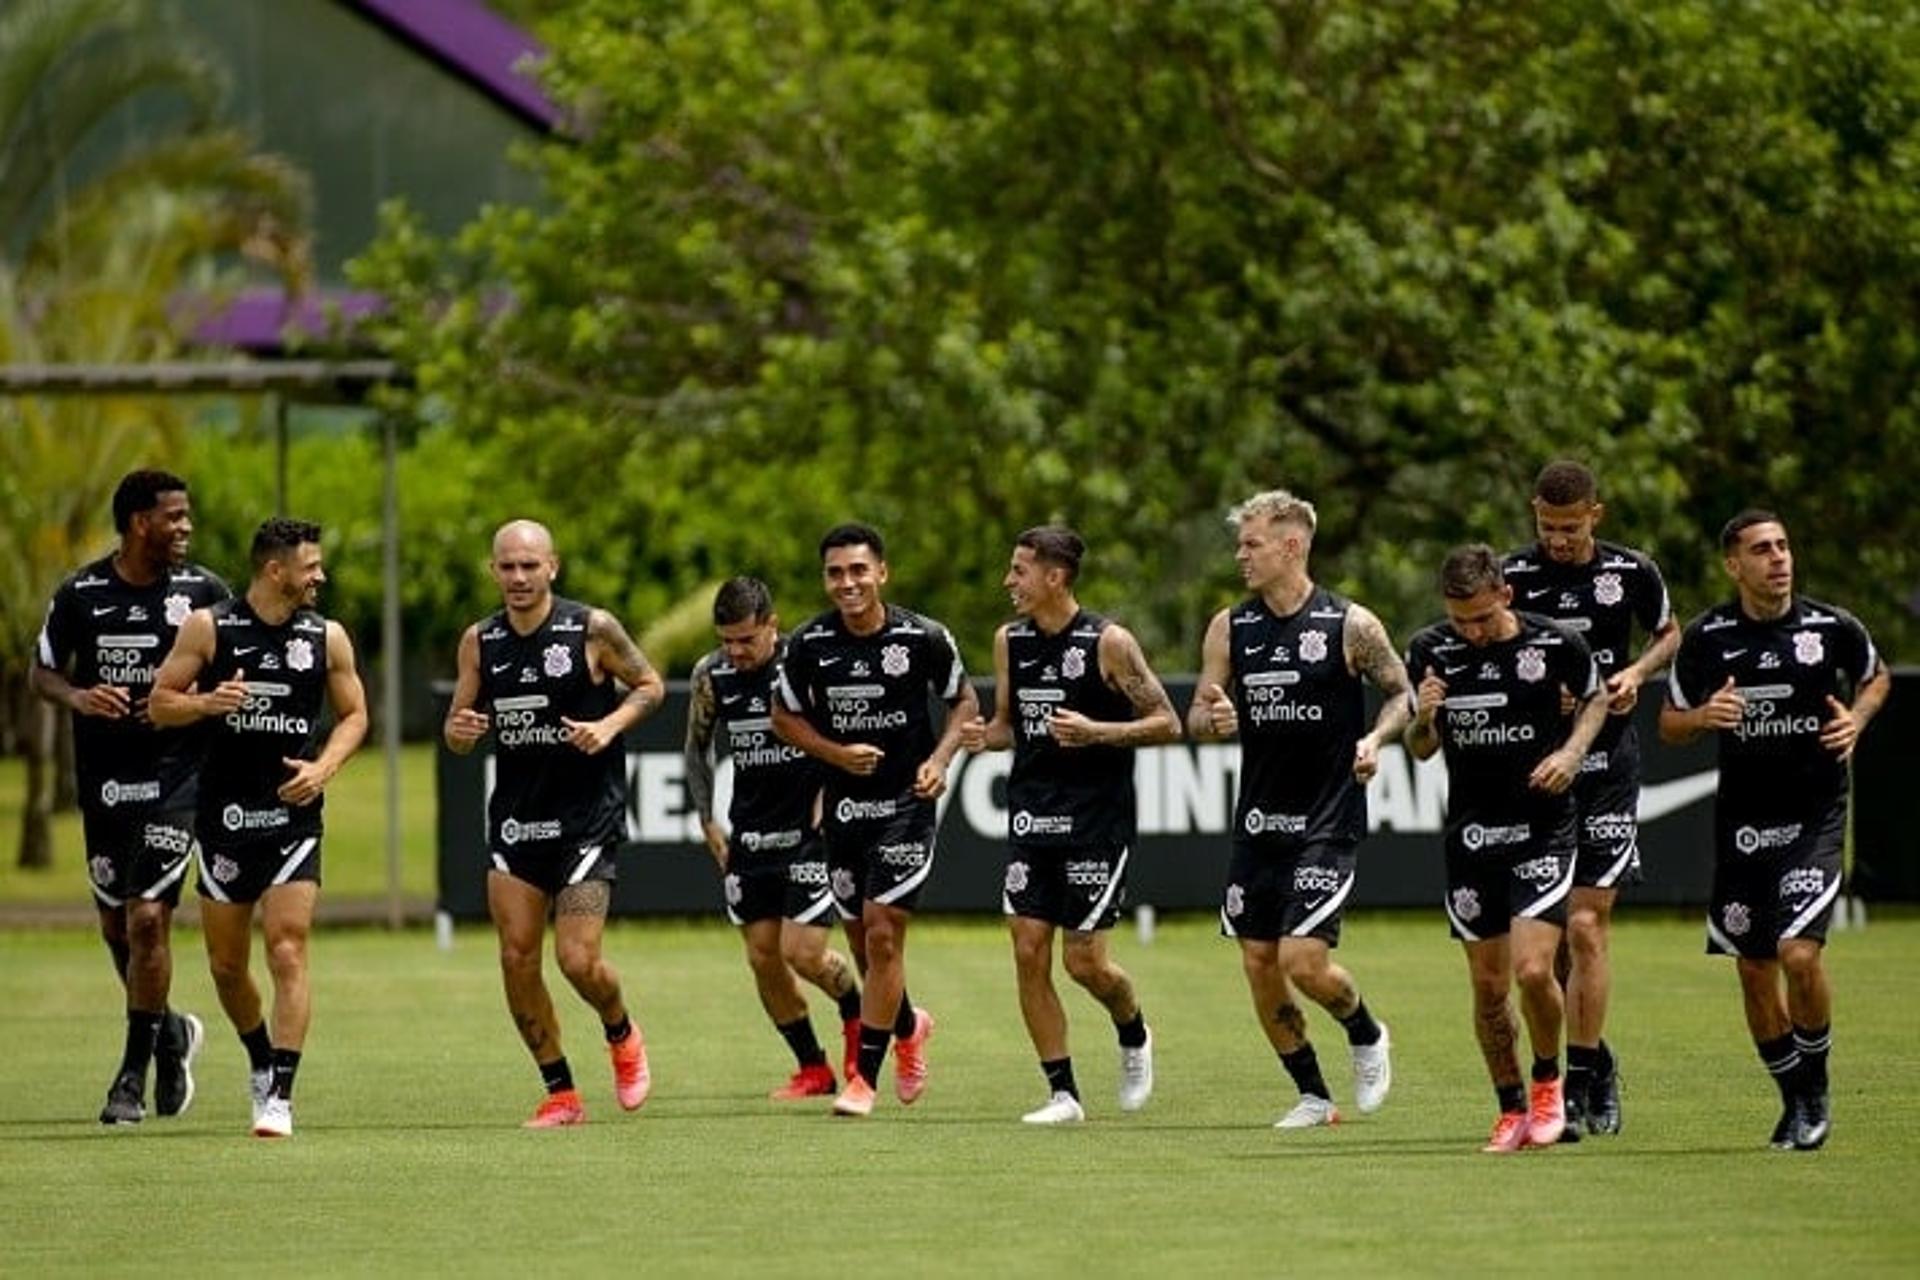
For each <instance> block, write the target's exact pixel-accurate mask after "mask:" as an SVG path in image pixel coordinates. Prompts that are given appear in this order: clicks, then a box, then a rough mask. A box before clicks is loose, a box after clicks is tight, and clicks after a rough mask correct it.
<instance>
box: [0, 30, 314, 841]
mask: <svg viewBox="0 0 1920 1280" xmlns="http://www.w3.org/2000/svg"><path fill="white" fill-rule="evenodd" d="M223 85H224V81H223V77H222V76H221V74H220V73H219V69H218V68H217V67H216V66H215V65H214V64H213V63H212V62H211V61H210V60H209V59H208V58H207V57H206V56H205V55H204V53H202V52H201V51H200V50H199V49H198V48H197V47H196V46H195V45H193V44H192V43H191V42H190V41H189V40H188V39H187V38H186V37H185V36H184V35H182V34H181V33H180V32H179V31H178V30H177V29H175V28H174V27H173V26H171V25H170V24H168V23H167V22H166V21H165V19H164V18H163V17H161V16H159V15H158V14H157V13H156V11H155V8H154V7H153V6H151V5H150V4H147V3H144V2H143V0H13V3H11V4H10V5H9V6H8V8H7V10H6V11H5V13H4V14H0V361H6V362H38V361H86V362H96V363H120V364H124V363H138V362H142V361H151V360H159V359H164V358H166V357H168V356H169V355H171V354H172V353H173V352H174V351H175V349H176V347H177V336H176V329H177V322H176V319H175V317H174V316H172V315H171V314H170V313H169V307H170V305H171V303H172V300H173V299H174V298H175V297H176V296H177V295H178V294H179V293H180V292H181V291H182V290H184V289H188V288H192V289H199V290H205V289H206V288H208V287H210V286H212V285H215V284H217V283H218V282H219V280H220V278H221V276H222V274H223V264H228V265H227V266H226V273H230V272H231V270H232V267H231V265H230V264H233V263H235V262H242V263H246V262H251V263H254V264H258V265H259V266H260V267H264V268H265V269H267V270H270V271H272V272H273V273H274V274H276V275H277V276H279V277H280V278H281V279H282V280H283V281H284V282H286V283H287V284H288V285H289V286H290V287H292V288H295V289H297V288H299V287H300V286H301V285H303V284H304V283H305V281H306V278H307V270H308V266H307V240H306V231H305V228H306V224H307V203H308V201H307V184H306V180H305V178H304V176H303V175H301V174H300V173H299V172H297V171H296V170H294V169H293V168H291V167H290V166H289V165H287V164H286V163H285V162H283V161H280V160H278V159H275V158H274V157H271V156H266V155H261V154H258V153H256V152H255V151H254V150H253V148H252V146H251V144H250V143H249V142H248V140H247V139H246V138H245V137H244V136H243V135H242V134H240V133H238V132H236V131H234V130H231V129H225V128H221V127H219V126H218V125H217V111H218V107H219V104H220V101H221V97H222V90H223ZM149 95H160V96H163V97H165V98H166V99H167V100H169V101H171V102H174V103H177V104H180V105H181V106H182V107H183V108H184V109H183V110H182V111H181V113H180V114H179V115H178V116H176V117H175V119H176V123H174V124H172V125H171V126H166V127H163V128H159V129H156V130H155V131H153V132H151V133H149V134H148V135H147V136H144V137H142V138H140V139H139V140H138V141H136V142H135V143H133V144H132V145H130V146H128V147H126V148H124V149H122V150H121V151H120V152H119V154H117V155H116V156H114V157H112V158H111V159H109V160H108V161H106V162H105V163H104V164H103V165H102V166H101V167H99V168H98V169H97V170H96V171H94V172H91V173H87V174H79V173H77V171H76V164H77V158H78V157H79V156H80V155H81V154H82V153H83V151H86V150H88V149H89V148H90V147H92V148H94V149H96V150H97V146H96V145H95V139H97V137H98V136H99V135H100V132H101V130H102V127H103V126H104V125H105V124H106V123H107V122H108V121H109V120H111V119H113V118H115V117H116V116H117V114H118V113H120V112H122V111H123V110H125V109H126V108H127V106H128V105H129V104H130V103H132V102H134V101H136V100H139V99H143V98H145V97H147V96H149ZM184 430H185V424H184V420H183V419H182V418H181V416H180V414H179V410H178V409H177V408H175V407H173V406H171V405H168V404H167V403H166V402H164V401H156V400H140V399H137V398H113V399H45V400H11V401H0V673H4V680H5V684H6V688H5V689H4V690H0V694H4V695H6V696H0V707H7V706H12V707H18V708H20V709H21V717H22V718H21V723H20V724H19V726H18V738H19V740H20V742H21V745H22V748H23V751H24V754H25V755H26V758H27V787H28V795H27V803H26V804H25V806H24V819H23V821H22V826H21V837H20V846H19V862H20V865H21V866H38V867H44V866H47V865H50V863H51V861H52V857H51V854H52V851H51V848H50V844H49V836H48V821H47V820H48V817H49V816H50V814H51V813H52V811H53V807H54V806H53V800H54V779H55V769H54V765H53V761H54V760H55V758H56V752H55V742H56V726H57V724H58V721H57V720H56V718H55V717H54V716H53V714H52V710H51V708H49V707H47V706H46V704H44V703H41V702H39V701H38V700H37V699H34V698H32V697H23V696H20V694H21V686H22V685H23V683H24V681H25V678H26V671H27V667H28V663H30V662H31V660H32V659H31V653H32V645H33V640H34V636H35V634H36V633H37V631H38V628H39V623H40V615H41V610H42V608H43V607H44V604H45V602H46V600H47V599H48V597H49V596H50V595H51V594H52V591H53V589H54V587H56V586H57V585H58V584H59V581H60V579H61V577H62V576H63V575H64V574H65V573H67V572H70V571H71V570H72V568H73V567H74V566H75V565H76V564H78V563H80V561H82V560H83V559H85V558H86V557H87V556H88V555H90V554H98V552H99V550H100V549H101V548H102V547H103V546H105V545H106V544H107V543H108V542H109V541H110V540H111V536H112V532H111V529H110V528H109V527H108V521H107V519H106V514H107V503H108V497H109V495H110V494H111V492H112V488H113V485H114V484H115V483H116V482H117V481H118V479H119V477H120V475H121V474H122V473H123V472H125V471H126V470H128V469H129V468H130V467H132V466H135V465H141V464H149V465H152V464H164V463H165V462H166V461H167V460H168V458H169V456H170V455H172V454H173V453H174V452H175V451H177V449H178V447H179V444H180V440H181V437H182V434H183V432H184Z"/></svg>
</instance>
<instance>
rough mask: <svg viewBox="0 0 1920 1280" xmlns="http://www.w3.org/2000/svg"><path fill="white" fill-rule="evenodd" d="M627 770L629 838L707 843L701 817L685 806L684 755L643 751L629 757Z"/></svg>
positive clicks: (671, 842)
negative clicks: (701, 825)
mask: <svg viewBox="0 0 1920 1280" xmlns="http://www.w3.org/2000/svg"><path fill="white" fill-rule="evenodd" d="M636 761H637V762H638V763H637V765H636V763H635V762H636ZM627 770H628V772H627V799H628V805H629V808H628V810H627V839H629V840H637V841H639V842H640V843H641V844H677V843H688V844H692V843H704V842H705V840H706V837H705V836H704V835H703V834H702V833H701V830H700V815H699V814H697V813H694V812H691V811H689V810H688V809H686V808H685V807H684V806H685V805H686V802H687V787H686V779H687V762H686V758H685V757H684V756H682V755H681V754H680V753H678V752H673V751H643V752H640V753H639V754H638V755H637V756H629V757H627Z"/></svg>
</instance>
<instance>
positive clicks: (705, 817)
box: [684, 654, 727, 871]
mask: <svg viewBox="0 0 1920 1280" xmlns="http://www.w3.org/2000/svg"><path fill="white" fill-rule="evenodd" d="M692 684H693V687H692V690H691V692H690V694H689V697H688V705H687V742H686V747H685V749H684V751H685V756H686V774H687V798H688V799H689V800H691V801H692V802H693V811H694V813H696V814H698V815H699V817H700V830H701V832H702V833H703V834H704V835H705V836H706V841H707V851H708V852H709V853H711V854H712V855H713V857H714V861H716V862H718V863H719V864H720V869H721V870H722V871H724V870H726V867H727V833H726V832H725V831H724V830H723V829H722V828H721V826H720V824H719V823H718V822H716V821H714V817H713V726H714V700H713V655H712V654H708V655H707V656H706V657H704V658H702V659H700V661H699V662H697V663H695V664H694V668H693V681H692Z"/></svg>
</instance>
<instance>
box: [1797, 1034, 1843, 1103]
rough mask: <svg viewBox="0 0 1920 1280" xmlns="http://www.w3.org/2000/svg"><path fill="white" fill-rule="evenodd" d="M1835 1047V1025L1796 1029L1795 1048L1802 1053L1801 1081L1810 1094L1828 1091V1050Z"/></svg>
mask: <svg viewBox="0 0 1920 1280" xmlns="http://www.w3.org/2000/svg"><path fill="white" fill-rule="evenodd" d="M1832 1045H1833V1024H1832V1023H1828V1024H1827V1025H1826V1026H1824V1027H1813V1028H1807V1027H1795V1028H1794V1029H1793V1047H1794V1048H1795V1049H1797V1050H1799V1051H1800V1079H1801V1080H1802V1081H1804V1082H1805V1083H1806V1086H1807V1091H1808V1092H1809V1093H1825V1092H1826V1091H1827V1050H1828V1049H1829V1048H1831V1047H1832Z"/></svg>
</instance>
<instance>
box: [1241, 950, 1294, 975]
mask: <svg viewBox="0 0 1920 1280" xmlns="http://www.w3.org/2000/svg"><path fill="white" fill-rule="evenodd" d="M1240 967H1241V969H1243V970H1244V971H1245V972H1246V975H1247V977H1248V978H1249V979H1250V980H1252V981H1255V982H1258V981H1260V980H1262V979H1269V978H1272V977H1273V976H1275V975H1276V974H1280V973H1282V972H1284V971H1283V970H1282V969H1281V968H1280V949H1279V947H1277V946H1271V945H1263V946H1249V945H1247V944H1245V943H1243V944H1241V947H1240Z"/></svg>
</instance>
